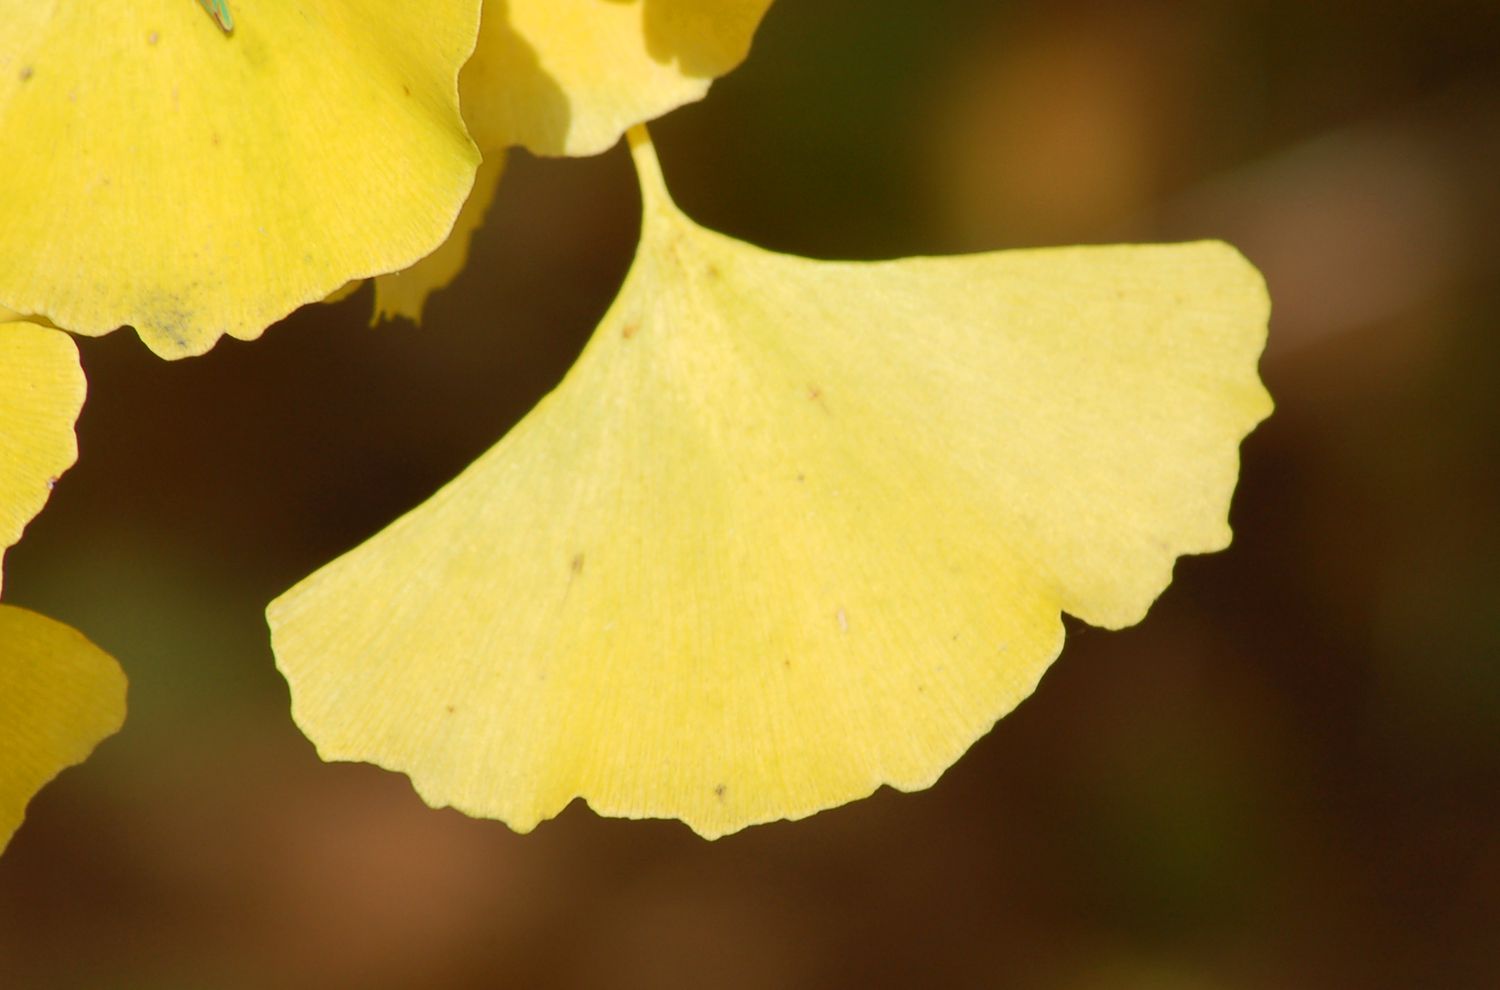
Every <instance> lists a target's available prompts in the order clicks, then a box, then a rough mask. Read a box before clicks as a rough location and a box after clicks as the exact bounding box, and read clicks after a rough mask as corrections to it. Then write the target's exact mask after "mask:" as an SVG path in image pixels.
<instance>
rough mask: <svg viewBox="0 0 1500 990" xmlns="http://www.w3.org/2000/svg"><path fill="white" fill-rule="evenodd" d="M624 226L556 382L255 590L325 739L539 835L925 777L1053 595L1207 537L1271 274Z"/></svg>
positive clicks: (1119, 581)
mask: <svg viewBox="0 0 1500 990" xmlns="http://www.w3.org/2000/svg"><path fill="white" fill-rule="evenodd" d="M636 153H637V156H638V165H639V166H640V167H641V169H642V173H643V187H644V188H645V190H646V192H645V207H644V221H643V223H644V230H643V233H642V243H641V246H640V249H639V252H638V254H637V257H636V260H635V263H634V265H633V267H632V269H631V272H630V274H629V276H628V278H627V280H626V283H625V285H624V287H623V288H622V290H621V293H620V296H619V298H618V299H617V300H616V302H615V305H614V306H613V308H612V309H611V310H610V312H609V314H608V315H607V316H606V317H605V319H604V321H603V322H602V323H601V325H600V326H599V328H598V330H597V331H596V333H595V335H594V337H593V339H592V341H591V342H590V343H589V345H588V347H587V348H586V349H585V351H584V353H583V355H582V356H581V357H580V359H579V361H578V363H577V365H576V366H575V367H574V368H573V369H572V371H571V372H570V373H569V374H568V376H567V378H566V379H565V380H564V381H563V383H562V384H561V385H560V386H559V388H558V389H557V390H556V391H555V392H553V393H552V394H551V395H549V396H548V397H546V398H545V399H544V400H543V401H542V402H541V403H540V404H539V406H538V407H537V408H536V409H535V410H534V411H533V412H532V413H531V414H530V415H529V416H528V417H527V418H526V419H525V420H524V421H522V423H521V424H520V425H518V426H517V427H516V428H515V430H513V431H512V432H511V433H510V435H508V436H507V437H506V438H505V439H504V440H503V441H501V443H500V444H499V445H498V446H496V447H495V448H494V449H493V450H491V451H490V452H489V453H487V454H486V455H484V456H483V457H482V458H480V459H479V460H478V461H477V462H475V464H473V465H472V466H471V467H470V468H469V469H468V470H466V471H465V472H464V473H463V474H462V475H461V476H460V477H459V478H458V479H457V480H455V481H453V482H452V483H451V484H449V485H448V486H447V487H445V488H444V489H443V490H442V491H440V492H439V493H438V494H437V495H436V496H434V497H433V498H432V499H431V500H430V501H428V502H427V503H426V504H425V505H423V506H421V507H419V508H418V509H416V510H414V511H413V512H411V513H410V514H408V515H407V516H405V517H404V518H402V519H401V520H399V521H398V522H396V523H395V524H394V525H392V526H391V527H390V528H388V529H387V530H385V531H384V532H382V533H381V534H379V535H377V536H376V537H374V538H373V539H371V540H370V541H369V542H367V543H365V544H364V545H363V546H361V547H359V548H357V549H355V550H354V551H352V552H351V553H349V554H347V555H345V556H344V557H342V558H341V559H339V560H337V561H335V562H333V563H332V564H330V565H328V566H327V567H325V568H324V569H322V570H321V571H319V572H317V573H316V574H314V575H313V576H311V577H310V578H308V579H306V580H305V581H303V582H302V583H300V584H299V585H297V586H296V587H295V588H293V589H292V590H291V591H289V592H287V593H286V594H285V595H283V596H282V597H281V598H279V599H277V600H276V601H275V602H273V603H272V605H271V607H270V609H269V619H270V623H271V629H272V636H273V644H274V647H275V650H276V654H277V659H278V663H279V665H280V667H281V669H282V671H283V672H284V673H285V675H286V677H287V679H288V681H289V683H290V685H291V690H292V701H293V715H294V717H295V719H296V720H297V722H298V724H299V725H300V726H301V727H302V729H303V730H304V731H305V732H306V733H307V734H308V736H309V737H310V738H311V739H312V740H313V741H314V742H315V743H316V744H317V746H318V749H319V752H320V753H321V754H322V755H323V756H324V758H326V759H351V760H368V761H371V762H375V763H378V764H380V765H382V766H385V767H389V768H392V769H397V770H401V771H404V772H406V773H408V774H409V775H410V776H411V778H412V780H413V782H414V784H415V786H416V788H417V789H418V791H419V792H420V793H421V794H422V795H423V797H424V798H425V799H426V800H427V801H428V802H430V803H432V804H434V805H452V806H454V807H457V808H458V809H460V810H462V811H464V812H467V813H469V814H473V815H482V816H487V817H495V818H500V819H503V820H504V821H506V822H508V823H509V824H510V825H512V826H513V827H515V828H517V829H520V830H527V829H530V828H531V827H532V826H534V825H535V824H536V823H537V821H538V820H540V819H542V818H545V817H548V816H551V815H554V814H556V813H557V812H558V811H559V810H560V809H561V808H562V807H563V806H564V805H566V804H567V803H568V801H569V800H570V799H571V798H573V797H574V796H575V795H581V796H583V797H585V798H586V799H587V800H588V802H589V803H590V804H591V805H592V806H593V807H594V808H595V809H596V810H597V811H599V812H601V813H603V814H608V815H621V816H629V817H675V818H680V819H682V820H683V821H685V822H686V823H687V824H688V825H690V826H691V827H692V828H693V829H695V830H696V831H698V832H700V833H701V834H703V835H706V836H717V835H721V834H723V833H726V832H731V831H734V830H736V829H739V828H741V827H743V826H746V825H749V824H752V823H755V822H763V821H767V820H771V819H776V818H797V817H801V816H804V815H808V814H811V813H813V812H815V811H817V810H819V809H822V808H827V807H830V806H833V805H837V804H840V803H842V802H846V801H849V800H852V799H854V798H858V797H860V796H863V795H865V794H868V793H870V792H871V791H872V790H873V789H874V788H875V787H877V786H878V785H880V784H881V783H888V784H892V785H894V786H896V787H899V788H902V789H915V788H921V787H926V786H928V785H930V784H932V783H933V781H934V780H936V778H937V777H938V775H939V774H940V773H941V772H942V771H943V770H944V769H945V768H946V767H948V766H949V765H950V764H951V763H952V762H953V761H954V760H956V759H957V758H958V757H959V756H960V755H961V754H962V753H963V752H964V750H965V749H966V748H967V747H968V746H969V745H970V744H971V743H973V741H974V740H975V739H976V738H977V737H979V736H980V735H981V734H983V733H984V732H985V731H987V730H988V729H989V728H990V726H991V725H992V724H993V723H994V721H995V720H996V719H997V718H999V717H1000V716H1002V715H1004V714H1005V713H1006V712H1008V711H1009V710H1010V709H1011V708H1013V707H1014V706H1015V705H1016V704H1017V703H1018V702H1019V701H1020V700H1021V699H1022V698H1024V697H1025V696H1026V695H1027V694H1028V693H1029V692H1030V691H1031V690H1032V688H1033V687H1034V685H1035V684H1036V682H1037V679H1038V678H1039V677H1040V676H1041V674H1042V672H1043V671H1044V670H1045V669H1046V667H1047V666H1048V664H1049V663H1051V661H1052V659H1053V658H1054V657H1055V656H1056V655H1057V652H1058V650H1059V649H1060V648H1061V642H1062V626H1061V623H1060V619H1059V612H1060V611H1067V612H1070V613H1072V614H1074V615H1077V616H1079V617H1080V618H1083V619H1085V620H1087V621H1089V622H1092V623H1095V624H1099V625H1105V626H1110V627H1117V626H1123V625H1127V624H1129V623H1132V622H1135V621H1137V620H1138V619H1140V618H1141V616H1142V615H1143V614H1144V612H1145V610H1146V608H1147V606H1148V605H1149V604H1150V603H1151V601H1152V600H1153V599H1154V598H1155V597H1156V596H1157V595H1158V594H1159V593H1160V592H1161V590H1162V589H1163V588H1164V587H1165V586H1166V584H1167V583H1168V581H1169V579H1170V576H1171V569H1172V564H1173V561H1174V560H1175V558H1176V557H1177V556H1178V555H1180V554H1184V553H1200V552H1204V551H1209V550H1214V549H1218V548H1221V547H1223V546H1225V545H1226V544H1227V543H1228V542H1229V537H1230V533H1229V527H1228V524H1227V521H1226V516H1227V509H1228V504H1229V499H1230V494H1231V491H1232V489H1233V487H1234V483H1235V479H1236V474H1237V470H1238V443H1239V441H1240V439H1241V438H1242V437H1243V436H1244V435H1245V434H1246V433H1247V432H1248V431H1249V430H1250V429H1251V428H1252V427H1253V426H1254V425H1255V424H1256V423H1257V422H1258V421H1260V420H1261V419H1262V418H1263V417H1264V416H1266V415H1267V413H1268V412H1269V411H1270V402H1269V398H1268V396H1267V395H1266V392H1265V390H1264V389H1263V388H1262V386H1261V384H1260V382H1259V379H1258V378H1257V375H1256V362H1257V358H1258V356H1259V354H1260V351H1261V349H1262V346H1263V343H1264V340H1265V332H1266V317H1267V299H1266V294H1265V289H1264V286H1263V283H1262V281H1261V279H1260V277H1259V275H1258V274H1257V273H1256V271H1255V270H1254V268H1252V267H1251V266H1250V265H1249V264H1248V263H1247V262H1246V261H1245V260H1244V259H1243V258H1242V257H1241V256H1240V255H1239V254H1238V253H1236V252H1235V251H1234V250H1233V249H1232V248H1230V247H1228V246H1226V245H1223V244H1219V243H1199V244H1185V245H1169V246H1151V247H1136V246H1126V247H1092V248H1065V249H1051V250H1038V251H1016V252H1002V253H994V254H985V255H975V256H965V257H950V258H916V259H907V260H900V261H891V262H883V263H832V262H819V261H809V260H805V259H801V258H794V257H788V256H785V255H779V254H773V253H770V252H767V251H763V250H760V249H757V248H754V247H751V246H749V245H746V244H743V243H740V242H738V241H734V240H731V239H729V238H727V237H724V236H721V235H719V234H715V233H713V232H711V231H708V230H705V229H703V228H701V227H699V226H697V225H696V224H694V223H693V222H692V221H690V220H688V219H687V218H686V217H685V216H683V215H682V214H681V213H680V212H678V210H677V209H676V208H675V207H674V206H673V205H672V203H671V202H670V200H669V199H668V197H667V194H666V191H665V188H664V187H663V186H662V184H661V181H660V175H659V173H658V172H657V171H656V170H655V162H654V158H653V157H652V155H651V153H650V150H649V144H648V143H646V142H645V141H644V138H641V139H638V140H637V141H636Z"/></svg>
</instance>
